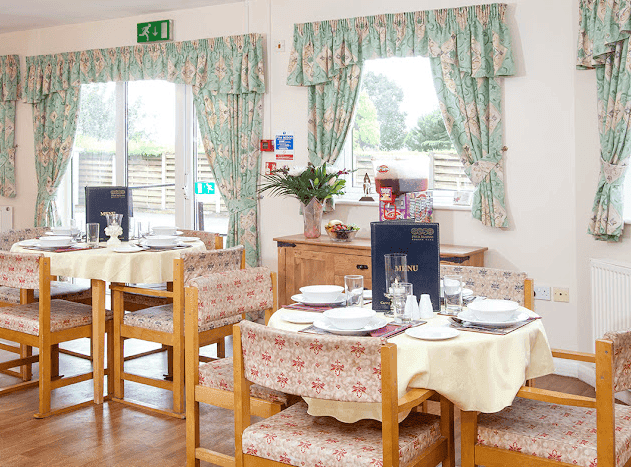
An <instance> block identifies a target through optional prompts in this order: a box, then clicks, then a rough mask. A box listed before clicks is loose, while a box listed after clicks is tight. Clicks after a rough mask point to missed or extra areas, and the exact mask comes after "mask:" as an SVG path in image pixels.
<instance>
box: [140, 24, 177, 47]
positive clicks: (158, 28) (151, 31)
mask: <svg viewBox="0 0 631 467" xmlns="http://www.w3.org/2000/svg"><path fill="white" fill-rule="evenodd" d="M172 35H173V21H171V20H170V19H164V20H162V21H151V22H150V23H138V24H137V25H136V36H137V41H138V43H141V42H160V41H170V40H171V39H173V37H172Z"/></svg>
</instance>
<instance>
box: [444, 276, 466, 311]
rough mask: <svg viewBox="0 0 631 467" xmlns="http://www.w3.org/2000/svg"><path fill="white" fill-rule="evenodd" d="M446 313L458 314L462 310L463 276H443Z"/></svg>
mask: <svg viewBox="0 0 631 467" xmlns="http://www.w3.org/2000/svg"><path fill="white" fill-rule="evenodd" d="M443 295H444V299H445V313H446V314H448V315H457V314H458V313H460V311H462V276H455V275H449V276H445V277H444V278H443Z"/></svg>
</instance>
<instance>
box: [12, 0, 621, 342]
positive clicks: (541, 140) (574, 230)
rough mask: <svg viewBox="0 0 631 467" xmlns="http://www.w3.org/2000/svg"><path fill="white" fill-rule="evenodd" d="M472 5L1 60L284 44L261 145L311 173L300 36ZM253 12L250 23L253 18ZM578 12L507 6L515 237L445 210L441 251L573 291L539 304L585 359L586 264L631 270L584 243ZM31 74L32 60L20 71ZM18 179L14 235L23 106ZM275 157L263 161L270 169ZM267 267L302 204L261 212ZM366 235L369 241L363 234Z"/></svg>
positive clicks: (365, 9)
mask: <svg viewBox="0 0 631 467" xmlns="http://www.w3.org/2000/svg"><path fill="white" fill-rule="evenodd" d="M467 3H469V2H468V1H466V0H448V1H444V0H443V1H441V0H391V1H390V2H387V3H385V2H383V1H382V0H347V1H343V2H341V1H339V0H318V1H313V0H309V1H307V0H252V1H251V2H250V4H249V6H247V5H246V4H242V3H236V4H229V5H224V6H217V7H207V8H199V9H195V10H181V11H177V12H171V13H167V14H160V15H159V18H157V17H155V18H151V17H134V18H126V19H121V20H112V21H104V22H96V23H85V24H80V25H73V26H66V27H57V28H50V29H42V30H38V31H30V32H23V33H14V34H5V35H2V36H0V54H9V53H17V54H20V55H21V56H22V57H24V56H26V55H35V54H47V53H54V52H64V51H70V50H83V49H90V48H96V47H115V46H121V45H130V44H134V43H135V24H136V23H137V22H140V21H149V20H152V19H163V18H171V19H174V21H175V29H174V30H175V39H176V40H189V39H196V38H203V37H215V36H222V35H230V34H241V33H244V32H260V33H264V34H266V38H267V43H268V50H271V47H270V45H271V44H272V43H275V42H276V41H278V40H284V41H285V52H277V51H270V52H269V55H268V60H267V86H268V88H267V89H268V93H267V95H266V97H265V119H264V137H266V138H271V137H272V136H273V134H274V133H275V132H276V131H278V130H291V131H293V132H294V133H295V139H296V141H295V143H296V148H297V150H296V158H295V163H296V164H306V162H307V151H306V141H307V129H306V110H307V109H306V107H307V95H306V89H304V88H299V87H290V86H287V85H286V84H285V80H286V74H287V62H288V58H289V51H290V50H291V43H292V34H293V24H294V23H296V22H308V21H316V20H324V19H332V18H344V17H352V16H362V15H372V14H378V13H391V12H402V11H413V10H423V9H435V8H445V7H455V6H462V5H466V4H467ZM248 9H249V13H248ZM576 9H577V5H576V2H575V1H573V0H556V1H555V2H550V1H548V0H516V1H514V2H513V3H511V4H510V5H509V10H508V21H509V23H510V26H511V30H512V39H513V45H514V50H515V59H516V61H517V63H518V73H517V75H516V76H514V77H510V78H506V79H505V80H504V102H503V104H504V113H503V115H504V121H503V125H504V139H505V144H506V145H507V146H508V148H509V150H508V152H507V153H506V170H505V182H506V190H507V191H506V199H507V204H508V212H509V220H510V224H511V227H510V228H508V229H504V230H499V229H492V228H488V227H484V226H482V225H481V224H480V223H479V222H478V221H475V220H473V219H472V218H471V214H470V213H468V212H462V211H446V210H438V211H436V213H435V218H436V221H437V222H439V223H440V232H441V241H442V242H444V243H457V244H464V245H476V246H478V245H479V246H488V247H489V249H490V251H489V252H488V253H487V256H486V262H487V265H488V266H491V267H499V268H507V269H515V270H522V271H527V272H528V273H529V276H530V277H532V278H534V279H535V281H536V282H537V283H538V284H543V285H550V286H561V287H569V288H570V303H569V304H565V303H555V302H541V301H537V302H536V305H537V311H538V312H539V313H540V314H542V315H543V317H544V323H545V326H546V329H547V331H548V336H549V338H550V341H551V343H552V345H553V346H558V347H565V348H570V349H576V348H581V349H587V348H588V347H589V339H590V337H589V336H590V331H589V327H588V326H584V325H583V323H587V322H589V319H590V313H589V307H588V301H589V276H588V270H587V261H588V258H590V257H594V256H598V257H615V258H622V259H624V258H626V259H628V260H629V261H631V249H630V248H629V247H628V246H627V244H628V243H629V241H631V240H629V236H630V234H627V235H625V237H626V238H625V240H626V241H625V242H623V243H621V244H617V245H609V244H605V243H601V242H596V241H594V240H592V239H591V238H590V237H589V236H588V235H587V234H586V233H585V231H586V225H587V221H588V218H589V213H590V210H591V204H592V199H593V193H594V190H595V186H596V179H597V175H598V135H597V130H596V101H595V89H596V88H595V78H594V73H593V72H590V71H580V72H579V71H576V70H575V67H574V61H575V56H576V51H575V48H576V37H577V26H576V22H577V17H578V16H577V12H576ZM22 63H24V59H22ZM17 144H18V145H19V149H18V155H17V161H16V171H17V190H18V197H17V198H16V199H15V200H3V201H2V203H3V204H11V205H14V206H19V208H20V209H18V210H16V212H15V225H16V227H25V226H28V225H32V219H33V209H34V203H35V196H36V188H35V183H34V179H35V172H34V162H33V135H32V123H31V111H30V108H29V106H27V105H26V104H20V105H19V106H18V121H17ZM272 157H273V156H271V155H268V154H265V155H264V156H263V161H270V160H273V159H272ZM330 216H334V217H336V218H340V219H343V220H348V221H349V222H358V223H360V224H362V225H365V226H367V225H368V223H369V222H370V221H372V220H377V212H376V208H368V207H350V206H339V207H338V209H337V210H336V212H335V213H334V214H332V215H329V217H330ZM260 223H261V246H262V259H263V263H264V264H265V265H267V266H269V267H272V268H274V269H275V268H276V245H275V242H274V241H273V238H275V237H277V236H282V235H289V234H294V233H299V232H301V228H302V218H301V217H300V216H299V214H298V203H297V201H295V200H293V199H284V198H270V197H266V198H265V199H263V200H262V202H261V221H260ZM362 233H363V234H364V235H367V233H368V232H367V231H366V229H364V231H363V232H362Z"/></svg>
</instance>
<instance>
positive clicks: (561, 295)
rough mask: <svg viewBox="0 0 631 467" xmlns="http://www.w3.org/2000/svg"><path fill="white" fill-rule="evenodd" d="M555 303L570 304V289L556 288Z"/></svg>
mask: <svg viewBox="0 0 631 467" xmlns="http://www.w3.org/2000/svg"><path fill="white" fill-rule="evenodd" d="M554 301H555V302H569V301H570V289H568V288H567V287H555V288H554Z"/></svg>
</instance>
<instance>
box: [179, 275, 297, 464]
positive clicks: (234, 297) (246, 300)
mask: <svg viewBox="0 0 631 467" xmlns="http://www.w3.org/2000/svg"><path fill="white" fill-rule="evenodd" d="M218 290H221V292H220V293H219V294H217V291H218ZM277 303H278V298H277V288H276V274H275V273H272V272H270V271H269V269H267V268H252V269H245V270H241V271H231V272H227V273H220V274H214V275H211V276H207V277H200V278H196V279H193V280H191V282H190V287H187V288H186V317H185V326H186V332H185V336H186V381H187V386H186V410H187V414H186V424H187V437H186V446H187V457H188V465H197V464H198V463H199V459H203V460H206V461H208V462H213V463H218V464H220V465H226V464H225V462H228V463H230V465H234V458H229V457H228V456H225V455H223V454H219V453H217V452H214V451H211V450H209V449H205V448H201V447H200V440H199V432H200V426H199V403H200V402H201V403H205V404H210V405H214V406H217V407H222V408H225V409H229V410H233V409H234V370H233V361H232V358H222V359H219V360H215V361H211V362H208V363H203V364H200V363H199V362H200V359H199V348H200V345H201V344H202V343H203V339H204V333H205V332H211V333H212V332H216V331H213V330H210V331H202V332H195V331H196V330H203V329H205V328H207V327H208V323H213V322H221V323H226V324H227V323H235V322H237V321H240V317H242V315H243V313H247V312H248V311H256V310H259V309H262V310H264V311H265V321H266V322H267V321H268V320H269V318H270V317H271V314H272V312H273V311H275V310H276V308H277ZM230 328H232V324H230ZM223 332H224V331H222V333H223ZM206 339H212V337H210V338H209V337H206ZM250 392H251V395H252V412H253V413H254V414H255V415H257V416H259V417H269V416H271V415H273V414H277V413H279V412H280V411H281V410H283V409H284V408H286V407H288V406H290V405H291V404H293V403H294V402H296V400H297V398H295V397H292V396H290V395H288V394H285V393H284V392H283V391H281V390H276V389H269V388H266V387H263V386H258V385H253V386H252V387H251V391H250ZM196 459H197V460H196Z"/></svg>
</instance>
